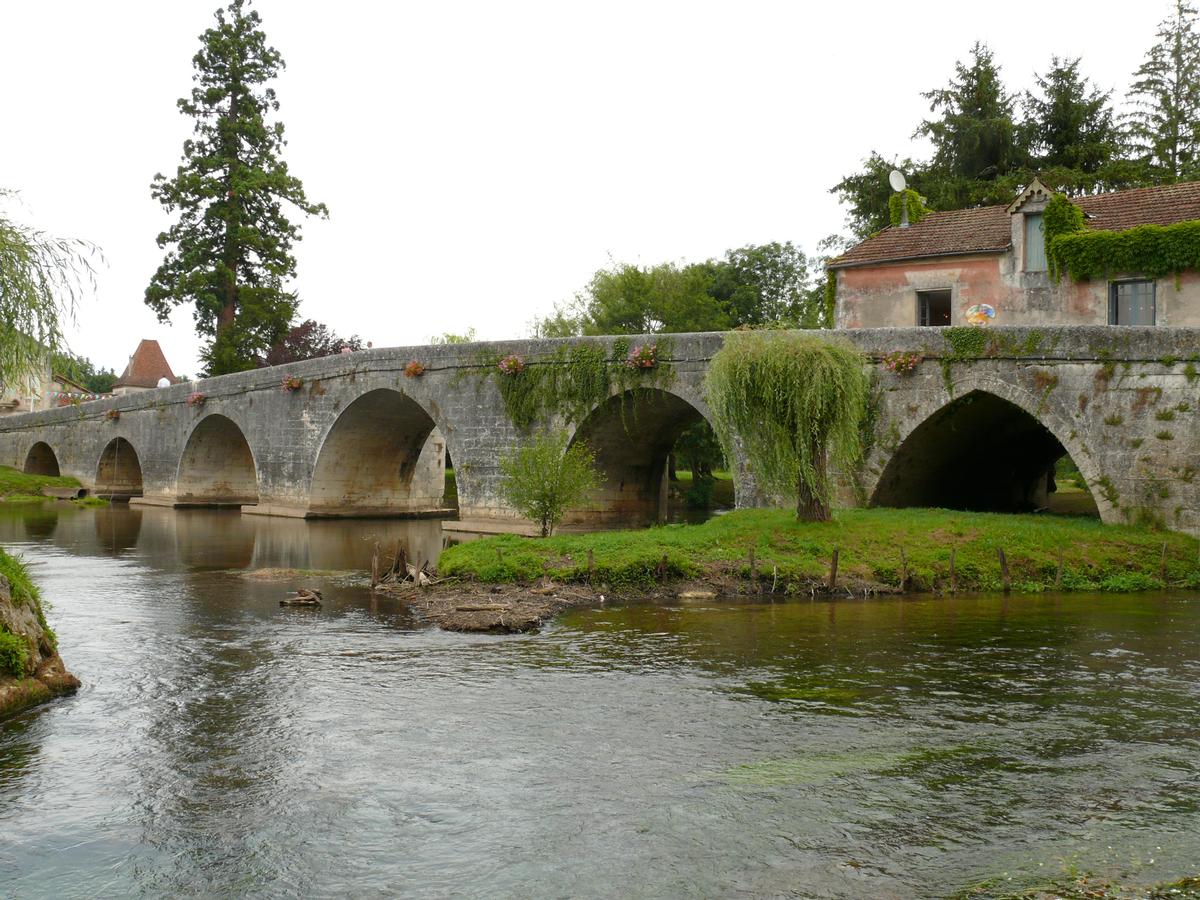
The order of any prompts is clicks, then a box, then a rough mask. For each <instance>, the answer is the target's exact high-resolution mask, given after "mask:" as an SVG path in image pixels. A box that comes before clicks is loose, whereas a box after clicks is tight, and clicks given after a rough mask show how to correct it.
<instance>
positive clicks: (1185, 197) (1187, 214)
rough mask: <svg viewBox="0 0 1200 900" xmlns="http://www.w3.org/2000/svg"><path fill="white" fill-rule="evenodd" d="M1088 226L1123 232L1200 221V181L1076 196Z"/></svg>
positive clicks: (1076, 201)
mask: <svg viewBox="0 0 1200 900" xmlns="http://www.w3.org/2000/svg"><path fill="white" fill-rule="evenodd" d="M1075 204H1076V205H1077V206H1078V207H1079V208H1080V209H1082V210H1083V214H1084V215H1085V216H1087V220H1086V222H1087V227H1088V228H1093V229H1097V230H1104V231H1124V230H1125V229H1126V228H1133V227H1134V226H1135V225H1173V224H1174V223H1176V222H1190V221H1192V220H1193V219H1200V181H1185V182H1183V183H1181V184H1164V185H1159V186H1158V187H1148V188H1133V189H1132V190H1128V191H1115V192H1113V193H1111V194H1097V195H1096V196H1094V197H1077V198H1075Z"/></svg>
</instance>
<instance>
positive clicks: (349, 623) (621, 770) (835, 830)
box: [0, 506, 1200, 897]
mask: <svg viewBox="0 0 1200 900" xmlns="http://www.w3.org/2000/svg"><path fill="white" fill-rule="evenodd" d="M31 524H32V527H31ZM40 535H41V536H40ZM396 540H404V541H406V542H408V548H409V554H410V556H411V557H412V558H414V559H417V558H419V557H421V556H423V555H425V554H429V555H431V556H433V555H436V553H437V552H438V551H439V549H440V546H441V536H440V533H439V530H438V527H437V523H431V522H419V521H417V522H413V521H409V522H404V521H386V522H363V521H360V522H346V521H318V522H307V523H306V522H303V521H297V520H279V519H261V518H254V517H242V516H240V515H238V514H236V513H228V512H221V511H211V510H189V511H185V512H172V511H170V510H158V509H153V508H143V509H140V510H139V509H136V508H135V509H133V510H130V509H128V508H125V507H121V506H114V507H112V508H111V509H101V510H96V511H90V510H80V509H77V508H74V507H70V506H67V507H65V508H59V507H46V508H43V509H40V510H36V511H30V512H29V513H28V514H24V513H22V514H20V515H0V541H2V542H4V543H6V544H9V545H16V546H17V548H18V549H19V550H21V551H22V552H24V553H25V554H26V555H27V557H28V558H29V559H30V561H31V562H32V564H33V565H34V568H35V572H36V575H37V577H38V579H39V581H40V582H41V584H42V585H43V592H44V594H45V595H46V596H47V597H48V598H49V599H50V600H51V601H52V603H53V604H54V612H53V619H54V622H55V625H56V626H57V627H58V630H59V634H60V640H61V641H62V644H63V646H64V648H66V656H67V659H68V662H69V663H70V664H71V666H72V668H74V669H75V670H76V671H77V672H78V674H80V675H81V677H83V679H84V682H85V688H84V690H83V691H82V692H81V693H80V695H78V696H77V697H75V698H73V699H70V700H67V701H63V702H59V703H56V704H53V705H51V706H49V707H46V708H43V709H41V710H38V711H35V712H33V713H30V714H28V715H26V716H24V717H22V718H20V719H18V720H15V721H11V722H8V723H5V724H4V725H0V834H2V835H3V836H4V841H3V843H2V844H0V885H3V887H4V889H3V891H0V893H4V894H9V893H11V894H13V895H15V896H22V897H23V896H55V897H60V896H61V897H84V896H97V895H121V896H123V895H139V894H140V895H153V896H161V895H178V894H187V895H206V896H210V895H211V896H243V895H313V896H330V895H341V894H347V893H352V892H353V893H356V894H365V895H375V896H391V895H397V894H416V895H435V896H448V895H463V894H465V895H475V896H478V895H487V896H500V897H505V896H513V897H516V896H528V895H530V894H537V895H572V896H580V895H582V896H676V895H681V894H682V895H696V896H729V895H735V894H744V895H748V896H763V895H766V896H777V895H785V896H786V895H800V896H823V897H863V896H870V897H875V896H898V897H920V896H945V895H947V894H950V893H952V892H954V891H957V890H961V889H963V888H965V887H967V886H968V885H971V884H974V883H977V882H980V881H983V880H985V879H989V878H994V877H997V876H1004V875H1007V876H1008V877H1011V879H1012V880H1011V881H1005V882H1004V884H1005V889H1006V890H1016V889H1017V888H1019V887H1022V886H1027V885H1031V884H1035V883H1044V881H1045V879H1046V878H1047V876H1048V875H1053V874H1057V873H1059V872H1061V871H1062V869H1063V868H1064V867H1065V866H1074V867H1078V868H1079V869H1081V870H1092V871H1098V872H1100V873H1101V874H1105V875H1112V876H1114V877H1118V878H1120V879H1123V880H1128V881H1135V882H1152V881H1156V880H1165V879H1168V878H1176V877H1179V876H1182V875H1185V874H1188V873H1189V872H1191V871H1193V870H1194V868H1195V861H1196V860H1197V859H1200V808H1198V806H1197V795H1196V792H1195V789H1194V788H1195V784H1196V783H1197V781H1198V780H1200V691H1197V690H1196V685H1197V684H1198V683H1200V642H1197V640H1196V638H1197V636H1198V635H1200V604H1196V603H1195V602H1194V599H1192V598H1190V597H1183V596H1178V595H1158V596H1147V595H1142V596H1126V597H1121V596H1105V597H1079V596H1061V597H1049V596H1044V597H1034V598H1009V599H1005V598H999V597H959V598H952V599H936V598H933V599H924V600H895V599H887V600H879V601H871V602H843V603H813V602H793V603H775V604H772V603H742V604H734V603H714V602H710V601H706V602H697V603H682V602H675V603H670V604H663V605H655V606H631V607H624V608H603V609H594V610H581V611H576V612H573V613H570V614H568V615H566V616H564V617H563V618H562V620H561V621H560V622H559V623H558V624H557V625H555V626H554V627H552V628H551V629H549V630H548V631H546V632H545V633H543V634H541V635H538V636H522V637H514V638H492V637H485V636H465V635H450V634H444V633H441V632H437V631H431V630H428V629H422V628H419V627H417V626H416V625H415V623H414V621H413V619H412V618H411V617H410V616H409V615H408V613H407V612H406V609H405V607H404V606H403V604H401V603H399V602H397V601H396V600H393V599H389V598H379V597H373V596H372V595H371V594H370V592H368V591H366V590H365V589H362V588H355V587H347V586H345V585H344V584H341V583H340V582H339V581H338V580H336V579H327V580H324V581H322V582H321V583H322V584H323V586H324V587H325V590H326V599H327V603H326V606H325V607H324V608H323V609H322V610H320V611H319V612H312V611H307V610H289V609H281V608H280V607H279V605H278V598H279V596H280V593H281V591H282V590H283V589H284V588H285V587H287V586H289V585H281V584H280V583H279V582H277V581H257V580H253V579H248V578H245V577H243V575H242V573H241V572H239V571H238V570H239V569H240V568H242V567H245V566H250V567H253V568H259V567H263V568H267V567H270V568H276V567H284V568H293V569H317V570H346V569H356V570H359V571H362V570H365V568H366V567H367V565H369V561H370V555H371V552H372V549H373V547H374V545H375V543H376V542H377V541H378V542H379V543H380V544H382V545H383V546H384V547H388V546H389V545H392V544H394V542H395V541H396Z"/></svg>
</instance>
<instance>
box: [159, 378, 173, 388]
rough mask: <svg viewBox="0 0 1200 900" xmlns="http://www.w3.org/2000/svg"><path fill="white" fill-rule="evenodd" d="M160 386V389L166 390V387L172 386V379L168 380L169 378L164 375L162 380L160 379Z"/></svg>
mask: <svg viewBox="0 0 1200 900" xmlns="http://www.w3.org/2000/svg"><path fill="white" fill-rule="evenodd" d="M158 386H159V387H160V388H164V387H170V386H171V379H170V378H167V377H166V376H165V375H164V376H163V377H162V378H160V379H158Z"/></svg>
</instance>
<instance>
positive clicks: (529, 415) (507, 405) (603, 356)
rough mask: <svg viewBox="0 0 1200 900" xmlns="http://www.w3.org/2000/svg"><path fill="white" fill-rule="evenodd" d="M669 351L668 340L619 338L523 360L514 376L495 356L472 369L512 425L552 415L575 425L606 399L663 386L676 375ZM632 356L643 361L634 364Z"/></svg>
mask: <svg viewBox="0 0 1200 900" xmlns="http://www.w3.org/2000/svg"><path fill="white" fill-rule="evenodd" d="M671 349H672V344H671V339H670V338H664V337H658V338H654V339H652V340H651V341H648V342H646V343H643V344H638V345H636V346H635V345H634V344H633V343H632V342H630V341H629V340H628V339H627V338H617V339H616V340H614V341H613V342H612V345H611V347H609V348H608V349H607V350H606V348H605V347H604V345H603V344H600V343H594V342H588V343H578V344H563V345H562V346H560V347H558V348H557V349H556V350H554V352H552V353H548V354H545V355H542V356H539V357H538V358H536V359H530V360H523V361H522V363H523V365H522V367H521V369H520V371H518V372H515V373H514V374H505V373H504V372H502V371H501V368H500V359H501V356H500V355H499V354H485V355H483V356H480V357H479V358H478V359H477V361H476V365H477V366H478V367H479V368H478V373H479V376H480V378H481V379H482V380H487V379H488V378H491V379H493V380H494V381H495V384H496V388H497V390H499V392H500V397H501V399H502V400H503V401H504V409H505V411H506V412H507V413H508V417H509V418H510V419H511V420H512V423H513V424H514V425H515V426H516V427H517V428H518V429H520V430H521V431H528V430H529V429H530V427H532V426H533V424H534V423H536V422H538V421H542V420H546V419H549V418H550V417H552V416H555V415H557V416H561V417H562V418H563V419H564V420H565V421H566V422H569V423H572V424H576V425H577V424H579V423H580V422H582V421H583V419H584V418H585V417H586V416H587V415H588V414H589V413H590V412H591V411H592V410H594V409H595V408H596V407H597V406H599V405H600V404H601V403H603V402H604V401H605V400H607V399H608V398H609V397H610V396H613V395H620V394H622V393H624V392H625V391H628V390H632V389H633V388H638V387H659V388H661V387H666V386H667V385H668V384H670V383H671V381H672V380H673V379H674V377H675V373H674V369H673V367H672V365H671V362H670V355H671ZM636 351H640V353H639V352H636ZM647 353H652V355H653V359H654V364H653V365H652V366H646V365H645V364H644V361H645V359H646V354H647ZM635 357H636V359H640V360H642V362H641V363H638V364H632V363H631V360H634V359H635Z"/></svg>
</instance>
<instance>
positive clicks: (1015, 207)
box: [1008, 178, 1054, 215]
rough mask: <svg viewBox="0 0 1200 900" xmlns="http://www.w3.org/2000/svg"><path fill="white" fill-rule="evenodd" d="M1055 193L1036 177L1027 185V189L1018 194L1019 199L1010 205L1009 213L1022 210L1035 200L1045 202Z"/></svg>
mask: <svg viewBox="0 0 1200 900" xmlns="http://www.w3.org/2000/svg"><path fill="white" fill-rule="evenodd" d="M1053 194H1054V192H1053V191H1052V190H1050V188H1048V187H1046V186H1045V185H1044V184H1042V182H1041V180H1040V179H1038V178H1034V179H1033V181H1031V182H1029V184H1028V185H1027V186H1026V187H1025V190H1023V191H1021V193H1019V194H1018V195H1017V199H1016V200H1014V201H1013V202H1012V203H1011V204H1010V205H1009V207H1008V212H1009V215H1012V214H1013V213H1018V212H1020V211H1021V208H1022V207H1023V206H1025V204H1027V203H1032V202H1035V201H1039V202H1042V203H1045V202H1046V201H1048V200H1049V199H1050V197H1051V196H1053Z"/></svg>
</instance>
